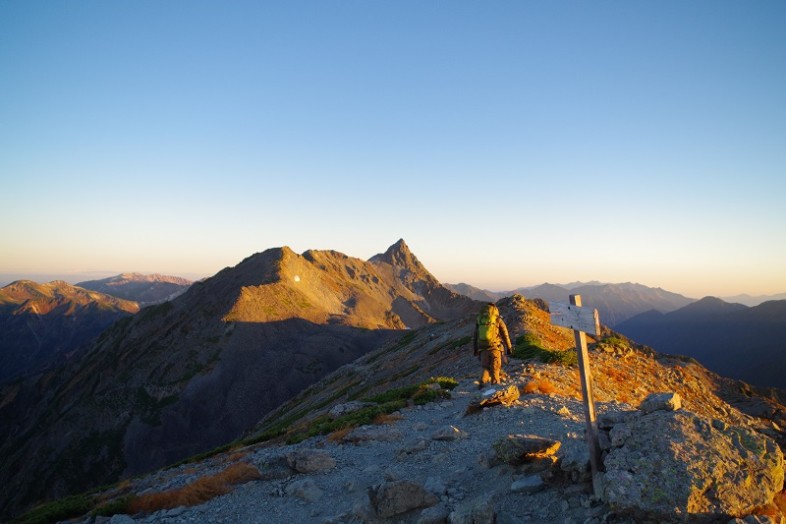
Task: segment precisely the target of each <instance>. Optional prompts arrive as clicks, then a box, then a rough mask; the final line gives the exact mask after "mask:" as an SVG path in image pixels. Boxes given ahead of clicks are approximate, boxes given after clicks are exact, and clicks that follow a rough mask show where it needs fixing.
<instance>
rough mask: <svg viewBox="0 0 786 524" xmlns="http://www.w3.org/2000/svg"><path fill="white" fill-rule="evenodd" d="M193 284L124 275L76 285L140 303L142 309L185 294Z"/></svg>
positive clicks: (182, 279) (159, 277) (138, 275)
mask: <svg viewBox="0 0 786 524" xmlns="http://www.w3.org/2000/svg"><path fill="white" fill-rule="evenodd" d="M191 284H193V282H191V281H190V280H186V279H185V278H180V277H172V276H167V275H159V274H152V275H142V274H140V273H122V274H120V275H116V276H113V277H109V278H103V279H100V280H87V281H85V282H79V283H77V284H76V285H77V286H79V287H82V288H85V289H92V290H93V291H99V292H101V293H106V294H107V295H112V296H114V297H117V298H122V299H124V300H131V301H133V302H138V303H139V305H140V307H145V306H149V305H152V304H160V303H161V302H166V301H167V300H172V299H173V298H175V297H178V296H180V295H182V294H183V293H185V291H186V290H187V289H188V288H189V287H190V286H191Z"/></svg>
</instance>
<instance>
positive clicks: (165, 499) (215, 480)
mask: <svg viewBox="0 0 786 524" xmlns="http://www.w3.org/2000/svg"><path fill="white" fill-rule="evenodd" d="M259 478H260V474H259V470H258V469H257V468H256V467H254V466H252V465H251V464H248V463H247V462H238V463H236V464H232V465H231V466H229V467H228V468H226V469H225V470H223V471H220V472H218V473H216V474H214V475H206V476H204V477H200V478H198V479H197V480H195V481H194V482H192V483H190V484H187V485H185V486H183V487H182V488H177V489H172V490H168V491H162V492H159V493H149V494H146V495H142V496H139V497H136V498H134V499H132V500H131V501H130V502H129V510H130V512H131V513H132V514H135V513H139V512H144V513H153V512H155V511H158V510H161V509H171V508H176V507H178V506H195V505H197V504H201V503H203V502H206V501H208V500H211V499H213V498H215V497H218V496H220V495H224V494H226V493H229V492H230V491H232V487H233V486H235V485H237V484H243V483H245V482H249V481H251V480H257V479H259Z"/></svg>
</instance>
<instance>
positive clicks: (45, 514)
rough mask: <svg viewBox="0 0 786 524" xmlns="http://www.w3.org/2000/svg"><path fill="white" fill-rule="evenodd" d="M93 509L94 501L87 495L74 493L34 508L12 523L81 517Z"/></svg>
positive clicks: (38, 523) (44, 522)
mask: <svg viewBox="0 0 786 524" xmlns="http://www.w3.org/2000/svg"><path fill="white" fill-rule="evenodd" d="M91 509H93V503H92V502H91V501H90V499H88V498H87V497H86V496H85V495H73V496H71V497H66V498H63V499H59V500H55V501H52V502H49V503H46V504H43V505H41V506H38V507H37V508H33V509H32V510H30V511H28V512H27V513H25V514H24V515H21V516H19V517H17V518H16V519H14V520H12V521H11V524H50V523H52V522H57V521H60V520H66V519H70V518H73V517H79V516H81V515H84V514H85V513H87V512H88V511H90V510H91Z"/></svg>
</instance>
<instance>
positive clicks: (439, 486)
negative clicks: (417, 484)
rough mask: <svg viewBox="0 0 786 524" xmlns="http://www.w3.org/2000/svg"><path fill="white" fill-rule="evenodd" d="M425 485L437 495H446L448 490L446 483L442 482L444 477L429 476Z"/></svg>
mask: <svg viewBox="0 0 786 524" xmlns="http://www.w3.org/2000/svg"><path fill="white" fill-rule="evenodd" d="M423 487H424V488H426V489H427V490H428V491H430V492H431V493H433V494H434V495H437V496H441V495H444V494H445V493H447V491H448V490H447V488H446V487H445V483H444V482H442V479H440V478H438V477H429V478H427V479H426V483H425V484H424V485H423Z"/></svg>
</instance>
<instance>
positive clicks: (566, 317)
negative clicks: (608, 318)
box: [549, 295, 602, 498]
mask: <svg viewBox="0 0 786 524" xmlns="http://www.w3.org/2000/svg"><path fill="white" fill-rule="evenodd" d="M549 309H550V311H551V323H552V324H554V325H556V326H562V327H566V328H570V329H572V330H573V336H574V337H575V339H576V351H577V352H578V360H579V374H580V375H581V393H582V397H583V398H584V411H585V413H586V419H587V433H586V437H587V445H588V446H589V452H590V467H591V468H592V489H593V491H594V492H595V496H596V497H598V498H600V497H601V495H602V493H601V487H600V482H599V480H600V479H599V478H598V472H599V471H600V470H601V468H602V464H601V461H600V444H599V442H598V421H597V418H596V417H595V398H594V397H593V394H592V374H591V373H590V367H589V354H588V353H587V336H586V333H589V334H591V335H595V336H599V335H600V319H599V318H598V310H597V309H590V308H584V307H581V295H570V304H564V303H559V302H552V303H551V304H549Z"/></svg>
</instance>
